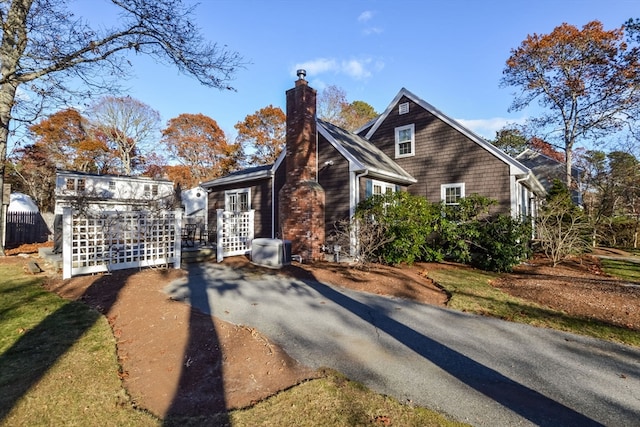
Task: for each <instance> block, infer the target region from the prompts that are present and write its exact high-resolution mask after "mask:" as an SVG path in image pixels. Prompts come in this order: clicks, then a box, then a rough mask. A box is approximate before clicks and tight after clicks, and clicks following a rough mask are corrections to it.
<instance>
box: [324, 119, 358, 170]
mask: <svg viewBox="0 0 640 427" xmlns="http://www.w3.org/2000/svg"><path fill="white" fill-rule="evenodd" d="M317 128H318V130H319V131H320V134H322V136H324V137H325V139H326V140H327V141H328V142H329V144H331V146H332V147H333V148H335V149H336V150H337V151H338V153H340V154H341V155H342V157H344V158H345V159H347V161H348V162H349V170H351V171H357V170H364V169H365V167H364V165H363V164H362V163H360V162H359V161H358V160H357V159H356V158H355V157H353V155H352V154H351V153H350V152H349V151H348V150H346V149H345V148H344V147H343V146H342V145H341V144H338V142H337V141H336V140H335V139H334V138H333V136H332V135H331V134H330V133H329V132H327V130H326V129H325V128H324V127H322V126H318V127H317Z"/></svg>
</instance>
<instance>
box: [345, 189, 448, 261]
mask: <svg viewBox="0 0 640 427" xmlns="http://www.w3.org/2000/svg"><path fill="white" fill-rule="evenodd" d="M355 217H356V219H358V220H365V219H373V220H374V221H376V222H377V223H380V224H384V226H385V227H386V231H387V233H388V234H387V239H385V240H386V242H385V244H384V245H382V246H381V247H380V248H378V250H377V254H378V257H379V258H380V260H381V261H383V262H384V263H387V264H400V263H402V262H406V263H408V264H411V263H413V262H415V261H418V260H421V259H423V255H424V254H425V253H426V252H428V249H427V247H426V243H427V238H428V236H429V235H430V234H431V233H432V232H433V231H434V228H435V224H436V222H438V221H439V211H438V209H437V208H436V207H435V206H434V205H433V204H432V203H429V202H428V201H427V200H426V199H425V198H424V197H420V196H414V195H412V194H410V193H407V192H396V193H391V194H385V195H382V196H374V197H370V198H368V199H366V200H364V201H363V202H361V203H360V204H359V205H358V208H357V209H356V215H355Z"/></svg>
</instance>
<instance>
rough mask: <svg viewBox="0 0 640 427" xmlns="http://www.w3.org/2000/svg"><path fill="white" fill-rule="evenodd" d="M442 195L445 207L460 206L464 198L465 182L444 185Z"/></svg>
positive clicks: (441, 187)
mask: <svg viewBox="0 0 640 427" xmlns="http://www.w3.org/2000/svg"><path fill="white" fill-rule="evenodd" d="M440 194H441V198H442V201H443V202H444V204H445V205H459V204H460V199H462V198H463V197H464V182H459V183H456V184H442V185H441V186H440Z"/></svg>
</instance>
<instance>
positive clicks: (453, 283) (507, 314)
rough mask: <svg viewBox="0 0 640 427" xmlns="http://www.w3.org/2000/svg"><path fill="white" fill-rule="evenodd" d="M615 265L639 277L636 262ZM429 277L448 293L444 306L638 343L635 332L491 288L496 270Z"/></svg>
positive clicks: (435, 272) (438, 273)
mask: <svg viewBox="0 0 640 427" xmlns="http://www.w3.org/2000/svg"><path fill="white" fill-rule="evenodd" d="M617 265H618V268H619V270H618V271H619V272H618V273H615V274H616V275H618V274H620V275H627V276H619V277H630V276H629V275H634V274H636V275H638V276H634V277H636V280H638V278H640V268H639V267H640V265H638V264H632V263H619V264H617ZM605 271H607V270H605ZM607 272H609V271H607ZM429 277H430V278H432V279H433V280H435V281H436V282H438V283H439V284H440V285H441V286H442V287H443V288H444V289H445V290H446V291H447V292H449V294H450V295H451V299H450V301H449V304H448V306H449V307H450V308H452V309H455V310H460V311H466V312H469V313H476V314H482V315H486V316H493V317H497V318H500V319H504V320H509V321H512V322H519V323H525V324H529V325H533V326H538V327H544V328H551V329H558V330H561V331H566V332H572V333H575V334H580V335H587V336H591V337H595V338H600V339H605V340H610V341H617V342H621V343H624V344H629V345H634V346H640V334H638V331H633V330H631V329H627V328H622V327H619V326H615V325H611V324H609V323H607V322H601V321H596V320H594V319H590V318H585V317H576V316H571V315H568V314H566V313H564V312H562V311H558V310H554V309H551V308H548V307H544V306H541V305H539V304H536V303H533V302H530V301H527V300H524V299H521V298H517V297H514V296H511V295H509V294H507V293H506V292H503V291H501V290H499V289H496V288H494V287H493V286H491V285H490V284H489V281H490V280H492V279H495V278H497V277H498V274H496V273H488V272H484V271H480V270H475V269H472V268H455V269H433V270H430V271H429Z"/></svg>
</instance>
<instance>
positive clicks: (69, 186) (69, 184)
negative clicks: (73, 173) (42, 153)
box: [65, 178, 76, 191]
mask: <svg viewBox="0 0 640 427" xmlns="http://www.w3.org/2000/svg"><path fill="white" fill-rule="evenodd" d="M65 184H66V187H67V190H69V191H74V190H75V189H76V180H75V179H73V178H67V182H66V183H65Z"/></svg>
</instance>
